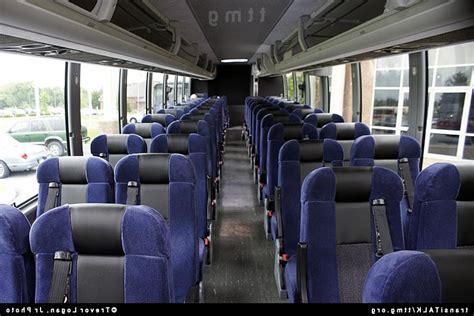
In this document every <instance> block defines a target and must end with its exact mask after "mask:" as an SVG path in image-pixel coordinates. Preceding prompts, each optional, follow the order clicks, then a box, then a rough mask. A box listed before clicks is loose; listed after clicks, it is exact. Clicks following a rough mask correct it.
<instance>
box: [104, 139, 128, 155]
mask: <svg viewBox="0 0 474 316" xmlns="http://www.w3.org/2000/svg"><path fill="white" fill-rule="evenodd" d="M130 135H132V134H130ZM130 135H127V134H117V135H107V150H108V152H109V154H110V155H126V154H128V146H127V141H128V137H129V136H130Z"/></svg>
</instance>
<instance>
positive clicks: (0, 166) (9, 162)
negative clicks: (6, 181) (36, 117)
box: [0, 134, 49, 179]
mask: <svg viewBox="0 0 474 316" xmlns="http://www.w3.org/2000/svg"><path fill="white" fill-rule="evenodd" d="M48 156H49V153H48V150H47V149H46V147H44V146H42V145H32V144H22V143H20V142H19V141H17V140H15V139H14V138H13V137H11V136H10V135H6V134H0V179H1V178H6V177H8V176H10V174H11V172H17V171H25V170H30V169H33V168H35V167H37V166H38V165H39V164H40V163H41V162H42V161H43V160H45V159H46V158H48Z"/></svg>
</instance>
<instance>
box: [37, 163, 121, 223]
mask: <svg viewBox="0 0 474 316" xmlns="http://www.w3.org/2000/svg"><path fill="white" fill-rule="evenodd" d="M36 179H37V181H38V184H39V192H38V206H37V209H36V217H39V216H40V215H41V214H43V213H44V212H46V211H48V210H50V209H51V208H54V207H57V206H59V205H63V204H66V203H69V204H74V203H113V202H114V171H113V169H112V166H111V165H110V164H109V163H108V162H107V161H105V160H103V159H101V158H98V157H52V158H48V159H46V160H45V161H43V162H42V163H41V164H40V165H39V166H38V169H37V170H36ZM48 198H49V200H48Z"/></svg>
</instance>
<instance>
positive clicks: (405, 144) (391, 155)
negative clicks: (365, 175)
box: [351, 135, 421, 239]
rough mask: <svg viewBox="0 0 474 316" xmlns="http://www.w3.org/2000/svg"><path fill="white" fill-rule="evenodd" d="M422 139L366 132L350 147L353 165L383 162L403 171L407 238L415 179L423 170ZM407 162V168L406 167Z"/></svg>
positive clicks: (374, 164)
mask: <svg viewBox="0 0 474 316" xmlns="http://www.w3.org/2000/svg"><path fill="white" fill-rule="evenodd" d="M420 156H421V147H420V143H419V142H418V141H417V140H416V139H415V138H413V137H411V136H407V135H366V136H361V137H359V138H357V139H356V140H355V141H354V144H353V145H352V148H351V165H353V166H380V167H385V168H388V169H390V170H392V171H394V172H396V173H398V174H399V175H400V177H402V179H403V180H404V185H405V184H407V181H410V182H411V183H410V185H409V186H407V185H405V192H406V193H405V194H404V198H403V200H402V203H401V205H400V207H401V216H402V223H403V227H404V233H405V239H406V238H407V236H406V233H407V231H408V222H409V216H410V212H411V208H412V205H413V193H414V192H413V191H414V189H413V188H414V187H415V180H416V177H417V176H418V173H419V172H420ZM405 165H406V168H405Z"/></svg>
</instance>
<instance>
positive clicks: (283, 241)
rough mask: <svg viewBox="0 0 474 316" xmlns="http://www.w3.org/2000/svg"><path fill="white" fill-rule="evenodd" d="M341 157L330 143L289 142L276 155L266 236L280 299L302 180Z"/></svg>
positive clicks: (296, 224) (293, 242)
mask: <svg viewBox="0 0 474 316" xmlns="http://www.w3.org/2000/svg"><path fill="white" fill-rule="evenodd" d="M313 128H314V129H315V127H313ZM272 132H273V128H272ZM342 157H343V153H342V147H341V145H339V144H338V143H337V142H336V141H335V140H332V139H326V140H316V139H303V140H290V141H287V142H285V143H284V144H283V146H282V147H281V149H280V151H279V156H278V163H277V164H276V166H275V169H276V170H275V171H274V172H275V174H276V176H277V179H276V181H275V188H274V190H275V202H274V208H273V211H272V212H269V214H268V215H270V220H271V224H270V228H271V231H270V233H271V236H272V239H273V240H274V242H275V245H274V246H275V256H274V269H275V270H274V275H275V280H276V282H277V288H278V289H279V291H280V295H281V297H284V296H285V295H286V287H285V282H284V281H285V280H284V274H285V264H286V260H288V258H289V257H292V256H294V255H295V254H296V247H297V242H298V238H299V235H300V234H299V232H300V213H301V208H300V196H301V185H302V183H303V180H304V179H305V178H306V176H307V175H308V174H309V173H310V172H311V171H313V170H314V169H317V168H321V167H324V166H338V165H341V164H342ZM278 227H280V230H279V229H278Z"/></svg>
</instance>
